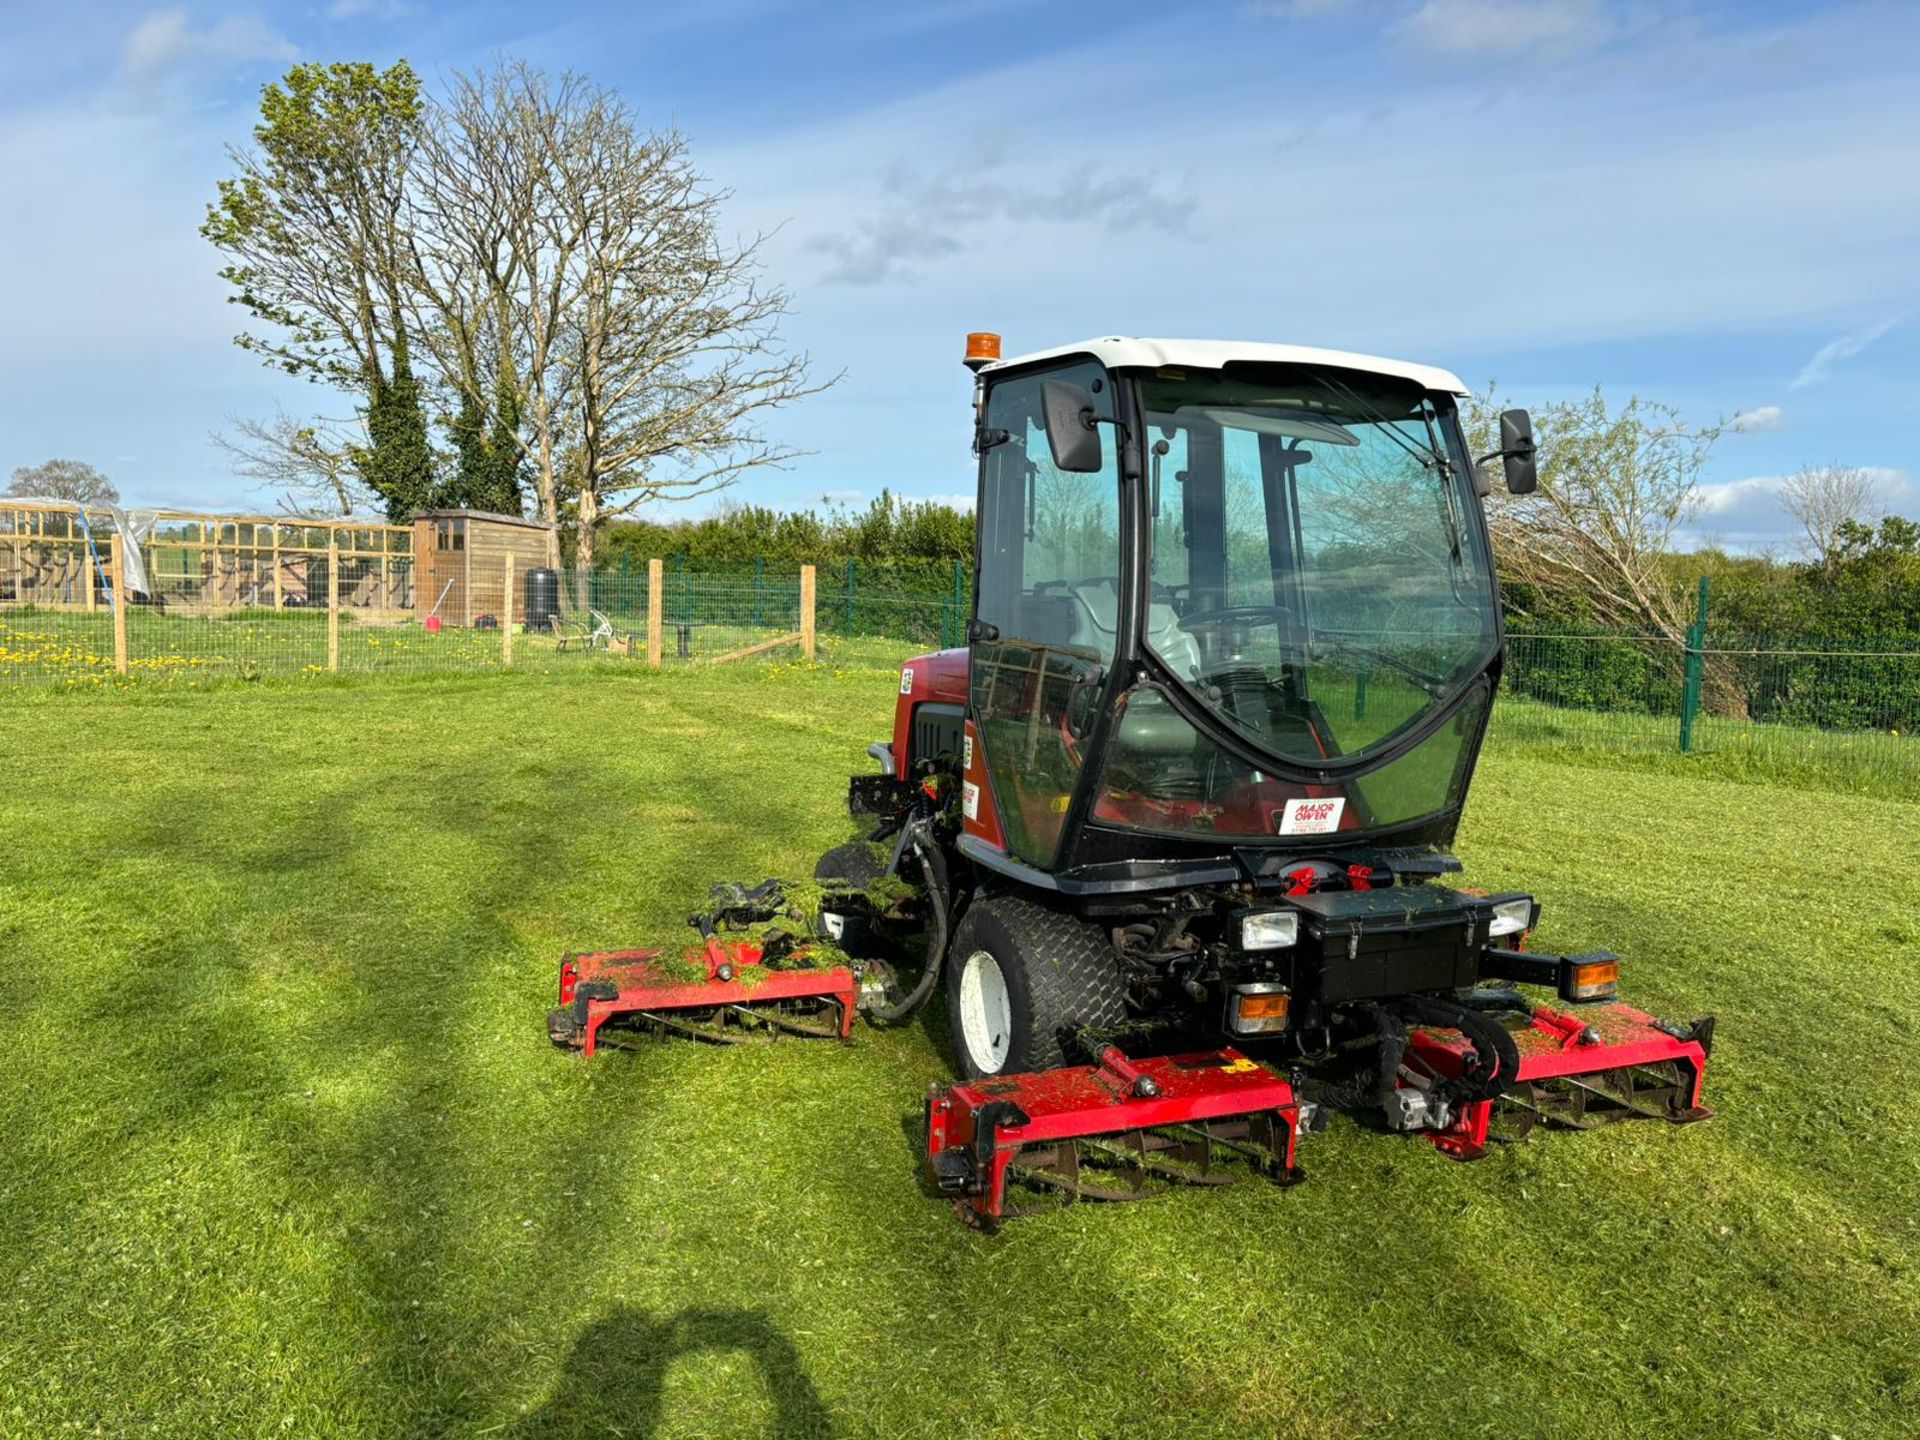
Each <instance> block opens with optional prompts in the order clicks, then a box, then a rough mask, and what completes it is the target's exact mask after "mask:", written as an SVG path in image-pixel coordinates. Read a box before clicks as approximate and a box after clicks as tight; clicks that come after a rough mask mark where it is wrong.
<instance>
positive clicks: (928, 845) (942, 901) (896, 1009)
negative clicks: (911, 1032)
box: [866, 821, 953, 1025]
mask: <svg viewBox="0 0 1920 1440" xmlns="http://www.w3.org/2000/svg"><path fill="white" fill-rule="evenodd" d="M905 850H906V851H908V852H911V853H912V855H913V857H914V860H915V861H916V862H917V863H918V864H919V866H920V875H921V878H922V879H924V880H925V881H926V885H927V904H928V910H929V914H928V917H927V963H926V964H925V965H924V966H923V967H922V968H921V971H920V979H919V980H918V981H917V982H916V983H915V985H914V987H913V989H912V990H910V991H908V992H907V994H906V995H905V996H904V997H903V998H902V999H901V1001H900V1003H899V1004H897V1005H879V1006H875V1007H874V1008H873V1009H871V1010H869V1011H867V1012H866V1014H867V1018H868V1019H869V1020H871V1021H872V1022H873V1023H874V1024H876V1025H897V1024H899V1023H900V1022H901V1021H902V1020H906V1019H908V1018H910V1017H911V1016H912V1015H913V1014H914V1012H916V1011H917V1010H919V1009H920V1007H921V1006H922V1005H925V1004H926V1003H927V998H928V997H929V996H931V995H932V994H933V987H934V986H935V985H937V984H938V983H939V982H940V967H941V965H942V964H943V963H944V961H945V959H946V954H947V941H948V939H949V938H950V934H951V929H952V923H953V922H952V920H951V918H950V917H951V916H952V914H953V892H952V885H951V882H950V881H949V880H948V879H947V862H946V857H945V856H943V855H942V854H941V853H940V847H939V846H938V845H936V844H934V843H933V841H932V839H931V838H930V837H929V836H928V834H927V830H926V822H925V821H917V822H915V825H914V828H913V829H912V830H911V831H910V833H909V834H908V836H907V841H906V846H905Z"/></svg>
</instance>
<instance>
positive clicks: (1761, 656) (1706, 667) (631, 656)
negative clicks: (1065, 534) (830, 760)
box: [0, 551, 1920, 794]
mask: <svg viewBox="0 0 1920 1440" xmlns="http://www.w3.org/2000/svg"><path fill="white" fill-rule="evenodd" d="M168 558H174V559H175V565H174V567H171V568H170V567H169V566H168V564H167V563H166V562H167V559H168ZM156 560H157V561H158V563H154V562H155V561H156ZM412 567H413V561H412V560H411V559H410V558H408V557H405V556H400V555H373V556H367V555H356V554H352V553H343V552H339V551H336V553H333V554H331V555H329V554H308V555H305V556H303V557H302V558H301V559H300V561H299V564H298V565H297V566H295V567H292V568H287V567H286V566H285V565H284V564H276V565H275V567H274V568H273V569H272V570H270V571H269V572H267V573H266V575H265V577H264V579H263V577H262V576H260V575H256V574H253V572H252V571H248V570H246V567H245V566H238V567H233V566H230V567H229V568H228V569H227V570H225V571H223V572H222V573H221V574H220V575H219V576H217V577H216V576H213V575H210V574H208V573H207V572H206V571H204V570H202V571H200V572H198V573H194V572H192V571H191V569H190V568H189V567H186V566H184V565H183V564H181V562H180V561H179V560H178V558H177V557H167V556H159V557H155V556H150V557H149V564H148V572H149V575H150V577H151V581H152V586H153V588H152V589H151V591H150V592H147V593H143V594H140V595H137V596H134V597H133V601H134V603H129V604H127V605H126V606H125V607H124V609H122V608H120V607H118V606H117V604H116V596H115V593H114V588H113V586H112V584H111V583H110V575H111V573H112V572H111V571H110V570H108V569H106V568H105V567H102V571H101V573H100V574H98V575H97V576H95V577H94V581H93V583H91V584H84V583H82V581H81V580H78V579H75V580H74V581H73V583H72V584H71V585H69V586H68V587H67V591H70V592H71V593H70V594H68V593H67V592H66V591H63V592H60V594H61V595H63V596H64V597H65V598H64V599H47V598H44V597H42V598H35V599H30V600H27V601H24V602H23V601H21V600H20V599H18V598H11V599H10V598H7V597H4V596H0V690H5V689H12V690H16V691H20V690H32V689H47V688H68V689H74V688H106V687H119V686H152V685H156V684H194V683H203V682H208V681H217V680H222V679H264V678H267V677H294V678H303V677H314V676H324V675H328V674H335V673H338V674H429V673H463V672H475V671H486V670H494V669H506V668H509V667H515V666H518V667H527V666H541V667H545V668H549V669H550V668H553V667H560V666H565V667H578V666H583V665H590V664H593V663H595V662H597V661H598V662H617V663H621V664H638V665H646V664H650V663H653V664H660V665H663V666H668V667H672V666H686V665H697V664H703V663H716V662H727V661H734V660H739V661H753V660H756V659H765V660H784V661H793V660H798V659H802V658H806V657H812V658H817V659H818V660H820V661H822V662H825V663H829V664H833V665H836V666H837V665H841V664H846V663H852V664H856V665H863V666H865V665H890V664H893V663H897V662H898V661H900V660H902V659H905V658H906V657H907V656H909V655H912V654H915V653H918V652H921V651H924V650H928V649H935V648H944V647H948V646H954V645H960V644H964V643H965V632H966V617H967V614H968V612H969V610H970V608H971V603H972V601H971V589H970V582H969V577H968V576H967V574H966V572H965V570H964V569H963V568H962V567H960V566H957V565H945V564H942V565H929V566H919V567H890V568H886V569H882V568H879V567H874V568H872V569H867V570H863V569H861V568H860V567H858V566H857V565H854V564H845V565H841V566H837V567H821V568H819V569H817V570H816V569H814V568H813V567H805V566H800V565H797V564H791V565H777V564H771V563H768V562H765V561H762V562H750V563H745V564H734V565H712V566H710V565H706V564H689V563H688V562H687V561H686V560H685V558H684V557H682V558H680V559H677V560H676V559H673V558H668V559H665V560H662V561H659V562H655V563H654V564H652V565H648V566H631V565H629V566H628V567H626V568H624V569H609V570H599V571H592V572H572V571H553V570H546V569H542V568H540V567H537V566H536V567H532V568H531V569H525V570H515V569H514V568H513V566H512V564H511V562H509V561H506V560H504V559H494V560H491V561H490V562H489V564H488V566H486V567H478V568H475V569H474V570H473V571H472V572H471V578H470V581H469V584H468V587H467V591H466V593H465V595H464V596H463V597H462V599H461V603H460V604H459V606H458V607H457V610H456V607H454V606H452V605H449V604H447V603H444V602H446V601H447V598H448V597H447V596H446V595H444V594H443V595H441V596H440V597H438V598H439V601H440V602H442V603H439V604H436V597H434V596H430V595H426V594H424V593H420V592H421V591H422V590H424V589H427V588H433V587H418V588H416V586H415V584H414V575H413V569H412ZM243 572H245V573H243ZM276 581H277V584H276V583H275V582H276ZM1392 683H1393V680H1392V677H1390V676H1388V675H1385V674H1382V675H1380V676H1378V677H1374V680H1373V688H1374V689H1376V690H1377V689H1378V688H1379V687H1381V686H1390V685H1391V684H1392ZM1348 688H1349V689H1351V690H1352V691H1353V692H1354V693H1352V694H1346V693H1345V692H1344V691H1343V692H1342V693H1341V694H1340V695H1331V694H1329V695H1328V696H1324V697H1320V698H1321V699H1322V703H1323V704H1325V705H1342V704H1344V705H1348V706H1354V705H1365V704H1368V703H1369V701H1368V698H1367V697H1368V695H1369V685H1368V680H1367V678H1366V677H1361V678H1360V680H1359V682H1358V683H1357V684H1355V685H1350V686H1349V687H1348ZM1376 698H1377V697H1376ZM1917 731H1920V634H1917V635H1913V636H1904V637H1901V636H1896V637H1891V638H1885V639H1880V640H1875V641H1872V642H1862V641H1857V640H1856V641H1850V642H1849V641H1831V640H1811V641H1810V640H1804V639H1786V640H1783V639H1780V638H1777V637H1753V636H1735V635H1720V634H1711V635H1710V634H1707V633H1705V631H1704V630H1702V631H1698V632H1691V633H1689V634H1688V636H1686V637H1685V638H1684V639H1682V640H1676V639H1674V638H1672V637H1669V636H1665V635H1654V634H1625V633H1619V632H1606V633H1585V634H1580V633H1551V634H1549V633H1537V632H1528V631H1513V632H1510V633H1509V635H1508V637H1507V653H1506V659H1505V669H1504V674H1503V679H1502V683H1501V696H1500V701H1499V703H1498V704H1497V705H1496V706H1495V709H1494V722H1493V736H1494V740H1495V742H1496V743H1500V742H1506V743H1525V744H1530V745H1536V746H1551V747H1557V748H1563V749H1571V750H1587V751H1596V752H1606V753H1612V754H1620V753H1627V752H1644V753H1660V752H1666V753H1690V754H1692V753H1697V754H1704V755H1713V756H1716V757H1717V762H1716V763H1718V764H1720V765H1722V767H1723V768H1724V767H1726V766H1728V765H1732V766H1734V767H1735V768H1737V766H1738V764H1739V763H1740V762H1742V761H1743V760H1751V761H1752V762H1753V763H1754V764H1755V765H1756V767H1771V768H1775V769H1777V768H1779V767H1782V766H1792V767H1797V768H1802V769H1810V770H1814V771H1818V772H1821V773H1822V774H1824V775H1827V776H1829V777H1831V778H1833V779H1835V780H1837V781H1840V782H1843V783H1848V784H1852V785H1855V786H1857V787H1860V788H1873V789H1892V790H1895V791H1898V792H1900V793H1914V794H1920V740H1917V739H1916V732H1917Z"/></svg>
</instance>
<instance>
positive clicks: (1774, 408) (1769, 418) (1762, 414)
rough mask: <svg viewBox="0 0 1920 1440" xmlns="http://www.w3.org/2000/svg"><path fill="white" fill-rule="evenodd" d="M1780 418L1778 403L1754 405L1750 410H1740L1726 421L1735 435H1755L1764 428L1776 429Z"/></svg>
mask: <svg viewBox="0 0 1920 1440" xmlns="http://www.w3.org/2000/svg"><path fill="white" fill-rule="evenodd" d="M1781 418H1782V417H1781V410H1780V407H1779V406H1778V405H1756V406H1754V407H1753V408H1752V409H1751V410H1742V411H1740V412H1739V413H1738V414H1737V415H1735V416H1734V417H1733V419H1731V420H1729V421H1728V422H1727V428H1728V429H1729V430H1731V431H1733V432H1734V433H1735V434H1736V435H1756V434H1759V433H1760V432H1761V431H1765V430H1778V429H1779V428H1780V421H1781Z"/></svg>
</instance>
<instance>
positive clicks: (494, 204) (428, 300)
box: [409, 63, 587, 566]
mask: <svg viewBox="0 0 1920 1440" xmlns="http://www.w3.org/2000/svg"><path fill="white" fill-rule="evenodd" d="M586 88H587V87H586V83H585V82H584V81H582V80H579V79H577V78H575V77H572V76H567V77H563V78H562V79H561V80H560V81H559V82H557V83H555V84H550V83H549V82H548V81H547V79H546V77H544V76H542V75H540V74H539V73H538V72H536V71H532V70H530V69H528V68H527V67H526V66H525V65H522V64H518V63H511V64H507V65H504V66H502V67H500V68H498V69H496V70H493V71H490V72H487V73H484V74H479V75H456V76H455V77H454V79H453V81H452V84H451V87H450V90H449V92H448V94H447V96H446V99H445V100H444V102H443V103H441V104H440V105H438V106H436V107H435V109H434V110H433V112H432V114H431V117H430V123H429V125H428V127H427V131H426V138H425V144H424V148H423V151H422V155H421V164H420V168H419V179H420V187H419V193H418V197H417V199H416V202H415V205H414V214H415V216H416V219H417V223H416V224H415V225H414V227H413V232H412V235H411V240H410V250H409V255H410V259H411V262H412V273H411V277H410V279H411V289H412V293H413V295H414V297H415V309H416V313H417V315H418V316H419V319H420V329H421V332H422V338H423V344H424V345H425V346H426V348H427V350H428V352H429V353H430V354H431V356H432V358H433V360H434V364H435V369H436V371H437V372H438V375H439V377H440V383H441V385H442V387H443V388H444V389H446V390H447V391H449V392H450V393H451V395H452V396H453V397H454V398H455V401H456V403H459V402H471V403H478V404H482V405H487V406H491V407H496V413H498V410H500V409H505V408H507V407H511V409H512V411H513V416H514V421H515V423H514V426H513V428H512V436H513V440H514V443H516V444H517V445H518V446H519V448H520V450H521V453H522V454H523V455H524V457H525V459H526V461H527V463H528V465H529V467H530V469H531V470H532V474H533V484H534V494H535V501H536V505H537V508H538V512H539V518H540V519H542V520H544V521H546V522H547V523H548V524H549V525H555V526H556V527H557V525H558V523H559V519H560V502H561V491H562V489H563V488H564V486H563V479H562V474H563V454H564V451H565V450H566V448H567V441H568V435H569V427H568V420H569V410H568V405H567V402H566V398H565V396H564V395H563V394H562V388H563V387H562V386H561V383H560V371H559V361H558V356H559V352H560V348H561V346H562V345H563V344H564V343H565V342H566V340H567V337H568V335H569V333H570V331H571V329H572V328H573V322H572V315H573V312H574V307H575V303H576V296H577V287H576V285H575V283H574V279H573V273H572V272H573V256H574V253H575V251H576V250H577V248H578V245H579V241H578V237H577V236H574V235H571V234H569V233H567V231H566V229H565V226H564V223H563V221H562V217H560V216H559V215H558V214H557V213H556V207H555V204H554V199H553V192H552V188H551V186H549V185H548V184H547V183H545V182H546V176H545V174H544V167H545V164H546V157H547V155H548V153H549V152H550V150H551V148H552V146H553V144H554V141H555V136H556V134H557V133H558V132H560V131H561V130H562V129H563V128H564V124H563V120H562V117H563V116H565V115H566V114H568V113H569V112H570V111H571V110H572V109H573V107H574V105H575V103H576V97H577V95H578V94H580V93H584V92H585V90H586ZM489 359H490V360H491V364H490V365H489V364H488V363H487V361H488V360H489ZM559 544H560V542H559V535H558V530H557V529H556V530H555V531H554V532H553V534H552V538H551V539H550V540H549V541H548V552H549V553H548V557H547V559H548V563H550V564H552V565H555V566H557V565H558V564H559V563H560V549H559Z"/></svg>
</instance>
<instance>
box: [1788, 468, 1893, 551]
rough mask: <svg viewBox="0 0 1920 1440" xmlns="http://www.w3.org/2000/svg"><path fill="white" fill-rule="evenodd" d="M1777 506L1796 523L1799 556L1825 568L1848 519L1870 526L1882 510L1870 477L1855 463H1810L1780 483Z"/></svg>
mask: <svg viewBox="0 0 1920 1440" xmlns="http://www.w3.org/2000/svg"><path fill="white" fill-rule="evenodd" d="M1780 508H1781V509H1782V510H1784V511H1786V512H1787V514H1789V515H1791V516H1792V517H1793V519H1794V522H1795V523H1796V524H1798V525H1799V527H1800V531H1801V538H1800V541H1799V549H1800V554H1801V557H1802V558H1803V559H1805V560H1807V561H1809V562H1811V563H1812V564H1815V565H1818V566H1821V567H1822V568H1825V566H1826V564H1827V562H1828V561H1829V560H1831V559H1832V558H1833V555H1834V552H1835V549H1836V548H1837V546H1838V544H1839V540H1840V535H1841V528H1842V527H1843V526H1844V525H1846V523H1847V522H1848V521H1855V522H1865V523H1866V524H1868V525H1871V524H1872V523H1873V522H1874V521H1875V520H1877V519H1879V518H1880V516H1881V515H1882V514H1883V513H1884V511H1883V510H1882V508H1881V507H1880V505H1878V504H1877V503H1876V502H1875V501H1874V498H1873V476H1872V475H1871V474H1870V473H1868V472H1867V471H1865V470H1863V469H1861V468H1860V467H1859V466H1857V465H1809V466H1807V467H1805V468H1804V469H1801V470H1797V471H1795V472H1794V473H1793V474H1791V475H1789V476H1788V477H1787V478H1786V479H1785V480H1784V481H1782V482H1781V485H1780Z"/></svg>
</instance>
